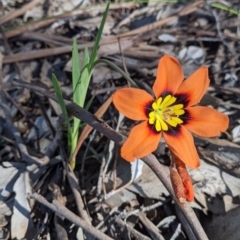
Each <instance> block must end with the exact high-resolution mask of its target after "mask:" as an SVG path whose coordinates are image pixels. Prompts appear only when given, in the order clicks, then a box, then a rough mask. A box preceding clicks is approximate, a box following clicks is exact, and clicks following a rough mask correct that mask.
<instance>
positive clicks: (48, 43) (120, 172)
mask: <svg viewBox="0 0 240 240" xmlns="http://www.w3.org/2000/svg"><path fill="white" fill-rule="evenodd" d="M106 4H107V3H106V1H104V0H100V1H98V0H68V1H65V0H55V1H48V0H30V1H26V0H3V1H1V2H0V30H1V31H0V39H1V41H0V80H1V82H0V84H1V102H0V105H1V108H0V158H1V163H0V190H1V191H0V229H1V231H0V239H61V240H67V239H71V240H72V239H79V240H80V239H144V240H145V239H146V240H147V239H161V240H164V239H165V240H167V239H171V240H174V239H178V240H179V239H200V238H199V235H196V231H198V230H193V231H191V228H192V225H191V221H190V223H189V218H185V217H186V215H184V214H187V213H188V212H190V211H191V208H193V210H194V212H195V214H196V216H197V218H198V220H199V222H200V224H201V226H202V227H203V229H204V231H205V232H206V235H207V236H208V238H209V239H210V240H226V239H228V240H236V239H240V228H239V223H240V207H239V206H240V199H239V195H240V178H239V177H240V145H239V143H240V111H239V109H240V104H239V102H240V88H239V87H240V64H239V63H240V57H239V56H240V44H239V43H240V20H239V17H240V13H239V12H240V3H239V1H238V0H230V1H214V2H213V1H202V0H199V1H160V0H159V1H151V0H149V1H144V2H140V1H120V0H115V1H112V2H111V4H110V8H109V12H108V15H107V19H106V23H105V26H104V29H103V33H102V36H101V40H100V44H99V49H98V58H99V59H106V60H108V61H110V62H112V63H114V64H115V65H117V66H118V67H119V68H120V69H122V70H123V71H124V72H125V73H126V74H127V75H129V76H130V77H131V78H132V79H133V80H134V81H135V82H136V83H137V84H138V85H139V86H140V87H141V88H143V89H146V90H147V91H148V90H149V89H151V86H152V85H153V82H154V80H155V78H156V69H157V65H158V61H159V59H160V58H161V57H162V56H163V55H164V54H168V55H172V56H174V57H176V58H177V59H178V60H179V62H180V63H181V66H182V68H183V70H184V75H185V77H186V78H187V77H188V76H190V75H191V74H192V73H193V72H194V71H195V70H197V69H198V68H199V67H200V66H202V65H206V66H207V67H208V69H209V78H210V80H211V83H210V86H209V88H208V90H207V93H206V94H205V95H204V97H203V99H202V101H201V102H200V105H203V106H211V107H213V108H215V109H217V110H218V111H220V112H222V113H224V114H226V115H227V116H228V117H229V120H230V122H229V128H228V129H227V131H226V132H224V133H222V134H221V135H220V136H219V137H216V138H200V137H197V136H194V140H195V144H196V148H197V151H198V153H199V156H200V158H201V166H200V167H199V168H198V169H196V170H191V169H189V173H190V176H191V178H192V182H193V186H194V191H195V200H194V201H193V202H191V203H187V205H186V207H181V206H180V205H179V203H176V201H174V200H173V198H172V193H169V191H168V185H166V182H170V180H169V165H170V157H169V150H168V147H167V146H166V144H165V143H164V142H163V141H161V142H160V144H159V147H158V148H157V150H156V151H155V152H154V153H153V154H154V156H155V159H157V161H158V163H159V166H161V171H163V172H164V173H165V175H164V176H163V178H164V179H165V180H166V182H164V181H160V180H159V177H157V176H156V174H155V173H154V172H153V171H152V169H151V166H147V164H144V163H143V162H142V161H140V160H139V161H136V163H135V164H130V163H129V162H126V161H124V160H123V159H122V158H121V157H120V155H119V149H120V146H119V144H120V143H122V141H123V139H124V138H123V136H128V134H129V131H130V130H131V128H132V127H133V126H134V125H135V124H136V123H135V122H134V121H131V120H129V119H127V118H124V117H123V116H122V115H120V114H119V113H118V111H117V110H116V108H115V107H114V105H113V104H112V99H111V95H112V94H113V93H114V92H115V91H116V90H117V89H120V88H122V87H124V86H128V84H129V83H128V82H127V81H126V79H125V78H124V77H123V76H122V74H121V73H120V72H118V71H117V70H116V69H113V68H111V67H110V66H109V65H107V64H98V65H96V67H95V68H94V71H93V75H92V77H91V80H90V83H89V87H88V91H87V97H86V104H85V109H86V110H82V109H80V108H77V107H76V106H75V105H71V103H72V100H73V98H72V96H73V90H72V61H71V55H72V43H73V39H76V40H77V44H78V50H79V60H80V62H82V60H83V51H84V48H85V47H88V48H89V51H90V52H91V51H92V48H93V45H94V41H95V40H96V36H97V33H98V30H99V26H100V23H101V20H102V17H103V13H104V11H105V8H106ZM79 67H80V68H81V66H79ZM52 74H55V75H56V77H57V79H58V81H59V85H60V87H61V91H62V94H63V97H64V99H65V100H68V103H70V104H69V106H68V109H67V110H68V112H69V114H70V115H72V116H75V117H79V118H80V119H81V120H82V124H81V126H80V129H79V132H80V135H79V140H78V149H77V151H76V154H77V155H76V167H75V169H74V171H72V170H71V168H70V166H69V165H68V164H67V163H68V160H69V151H68V142H67V141H68V134H67V128H66V125H65V123H64V121H63V117H62V111H61V109H60V107H59V104H58V101H56V97H55V92H54V88H53V84H52V80H51V78H52ZM139 97H141V96H139ZM86 107H87V108H86ZM93 114H95V115H96V116H97V117H95V116H94V115H93ZM202 114H204V113H202ZM86 123H87V124H86ZM88 124H89V125H90V126H91V127H92V128H90V127H89V125H88ZM109 126H110V127H111V128H109ZM167 184H168V183H167ZM181 208H182V211H183V212H182V211H181ZM194 216H195V215H194ZM192 221H193V222H194V220H192ZM189 224H190V225H189ZM193 225H194V224H193ZM189 226H190V227H189ZM196 226H197V225H195V227H196ZM193 228H194V227H193ZM199 231H200V230H199ZM194 234H195V237H194ZM203 239H207V237H205V238H203Z"/></svg>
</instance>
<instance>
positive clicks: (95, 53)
mask: <svg viewBox="0 0 240 240" xmlns="http://www.w3.org/2000/svg"><path fill="white" fill-rule="evenodd" d="M109 5H110V2H108V3H107V6H106V10H105V12H104V14H103V18H102V21H101V24H100V27H99V30H98V33H97V37H96V39H95V43H94V46H93V49H92V53H91V57H90V61H89V67H90V68H92V65H93V62H94V61H95V60H96V58H97V51H98V46H99V42H100V39H101V36H102V32H103V28H104V25H105V22H106V19H107V15H108V10H109Z"/></svg>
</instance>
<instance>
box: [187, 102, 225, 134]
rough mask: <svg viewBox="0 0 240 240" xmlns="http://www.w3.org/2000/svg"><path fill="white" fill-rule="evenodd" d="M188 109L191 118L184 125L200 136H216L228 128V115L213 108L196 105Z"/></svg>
mask: <svg viewBox="0 0 240 240" xmlns="http://www.w3.org/2000/svg"><path fill="white" fill-rule="evenodd" d="M186 110H187V111H188V113H189V114H188V118H189V119H188V120H186V123H185V124H184V127H186V128H187V129H188V130H189V131H191V132H192V133H195V134H196V135H198V136H201V137H216V136H218V135H220V134H221V132H224V131H226V130H227V128H228V124H229V119H228V116H226V115H225V114H223V113H220V112H218V111H217V110H215V109H213V108H210V107H201V106H195V107H190V108H186Z"/></svg>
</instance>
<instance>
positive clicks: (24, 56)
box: [2, 38, 129, 64]
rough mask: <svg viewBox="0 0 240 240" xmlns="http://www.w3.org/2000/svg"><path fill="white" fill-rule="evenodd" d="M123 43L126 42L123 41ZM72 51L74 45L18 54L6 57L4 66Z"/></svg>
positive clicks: (106, 41) (110, 40) (90, 44)
mask: <svg viewBox="0 0 240 240" xmlns="http://www.w3.org/2000/svg"><path fill="white" fill-rule="evenodd" d="M121 41H124V39H123V40H121ZM126 41H129V40H128V38H126ZM115 42H117V39H115V38H107V39H103V40H101V41H100V43H99V46H103V45H108V44H111V43H115ZM93 45H94V42H87V43H84V44H78V50H83V49H84V48H85V47H88V48H92V47H93ZM71 51H72V45H68V46H63V47H55V48H48V49H41V50H34V51H29V52H22V53H16V54H13V55H8V56H4V57H3V59H2V63H3V64H7V63H14V62H21V61H27V60H31V59H37V58H43V57H48V56H53V55H59V54H64V53H69V52H71ZM103 55H104V53H102V54H101V53H99V54H98V56H99V57H101V56H103Z"/></svg>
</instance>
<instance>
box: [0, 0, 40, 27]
mask: <svg viewBox="0 0 240 240" xmlns="http://www.w3.org/2000/svg"><path fill="white" fill-rule="evenodd" d="M42 2H44V0H33V1H30V2H29V3H28V4H26V5H24V6H23V7H22V8H20V9H18V10H14V11H11V12H9V13H7V14H6V15H4V16H3V17H1V18H0V25H3V24H4V23H6V22H8V21H10V20H12V19H14V18H17V17H19V16H21V15H23V14H24V13H25V12H26V11H28V10H29V9H31V8H33V7H34V6H36V5H37V4H39V3H42Z"/></svg>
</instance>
